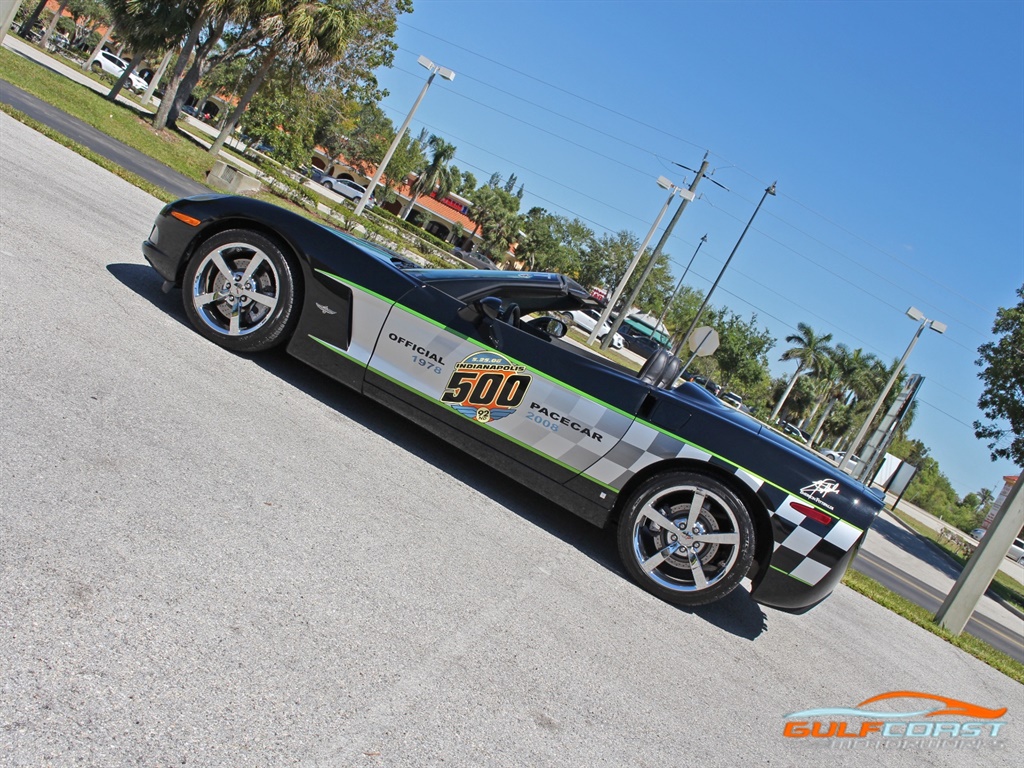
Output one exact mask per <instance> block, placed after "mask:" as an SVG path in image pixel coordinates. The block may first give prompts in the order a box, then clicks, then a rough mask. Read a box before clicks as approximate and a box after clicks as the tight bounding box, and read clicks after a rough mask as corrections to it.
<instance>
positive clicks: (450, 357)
mask: <svg viewBox="0 0 1024 768" xmlns="http://www.w3.org/2000/svg"><path fill="white" fill-rule="evenodd" d="M142 250H143V254H144V255H145V257H146V259H147V260H148V261H149V263H150V264H152V265H153V267H154V269H155V270H156V271H157V273H158V274H159V275H160V277H161V279H162V280H164V281H166V283H167V288H168V289H171V288H172V287H175V286H177V287H180V288H181V289H182V291H181V297H182V304H183V307H184V314H185V316H186V318H187V319H188V321H189V322H190V323H191V325H192V326H193V328H194V329H195V331H196V332H197V333H198V334H200V335H201V336H202V337H204V338H206V339H208V340H209V341H211V342H213V343H215V344H217V345H218V346H220V347H221V348H222V349H224V350H226V351H229V352H234V353H241V354H246V355H248V354H255V353H258V352H263V351H266V350H270V349H272V348H275V347H280V348H283V349H285V350H286V351H287V352H288V353H289V354H290V355H292V356H293V357H295V358H297V359H298V360H301V361H303V362H305V363H306V364H308V365H311V366H313V367H315V368H316V369H317V370H318V371H320V372H322V373H323V374H325V375H327V376H329V377H332V378H334V379H335V380H336V381H338V382H339V383H341V384H343V385H346V386H348V387H351V388H352V389H353V390H354V391H356V392H359V393H362V394H364V395H365V396H367V397H369V398H371V399H373V400H376V401H378V402H380V403H383V404H385V406H386V407H387V408H388V409H389V411H392V412H395V413H399V414H401V415H403V416H405V417H406V418H408V419H411V420H413V421H414V422H416V423H418V424H420V425H422V426H423V427H425V428H426V429H428V430H430V433H431V434H432V435H434V436H435V437H436V438H437V439H439V440H448V441H450V442H451V443H452V444H453V445H455V446H456V447H458V448H460V449H462V450H464V451H466V452H467V453H468V454H469V455H471V456H473V457H474V458H475V459H478V460H480V462H481V464H480V468H481V469H482V470H485V471H494V472H504V473H507V474H508V475H509V476H510V477H512V478H513V479H514V480H516V481H518V482H520V483H523V484H525V485H527V486H529V487H530V488H531V489H533V490H534V491H536V492H537V493H538V494H540V496H539V498H541V499H543V502H544V503H543V504H539V506H538V508H540V507H544V508H545V509H546V508H548V507H550V506H551V505H559V506H562V507H565V508H567V509H569V510H571V511H572V512H574V513H576V514H578V515H580V516H581V517H583V518H584V519H586V520H588V521H590V522H591V523H593V524H595V525H597V526H599V527H607V528H609V529H612V530H614V531H615V533H614V535H615V537H616V542H617V545H618V552H619V556H620V558H621V559H622V562H623V566H624V569H625V571H626V572H627V573H628V574H629V575H630V576H631V577H632V578H633V579H634V580H635V581H636V583H637V584H638V585H639V586H640V587H642V588H643V589H645V590H647V591H649V592H651V593H652V594H654V595H656V596H657V597H659V598H660V599H663V600H665V601H667V602H670V603H674V604H679V605H687V606H692V605H700V604H704V603H708V602H712V601H715V600H719V599H721V598H723V597H725V596H726V595H728V594H729V593H730V592H732V591H733V590H734V589H735V588H737V587H738V586H739V585H740V584H741V582H743V581H744V580H745V579H748V580H749V583H750V585H751V595H752V597H753V598H754V599H755V600H758V601H760V602H763V603H765V604H768V605H772V606H775V607H777V608H780V609H783V610H792V611H803V610H805V609H807V608H810V607H812V606H814V605H815V604H817V603H818V602H820V601H821V600H824V599H825V598H826V597H827V596H828V595H829V594H830V593H831V592H832V590H833V589H834V588H835V587H836V585H837V584H838V583H839V581H840V579H841V578H842V576H843V573H844V572H845V571H846V568H847V566H848V565H849V564H850V562H851V560H852V559H853V558H854V556H855V555H856V553H857V550H858V548H859V547H860V545H861V544H862V543H863V541H864V539H865V537H866V535H867V529H868V528H869V527H870V525H871V524H872V522H873V521H874V519H875V517H876V515H877V514H878V513H879V511H880V510H881V507H882V495H881V493H879V492H874V491H871V490H869V489H867V488H865V487H864V486H863V485H862V484H860V483H858V482H857V481H855V480H853V479H852V478H851V477H849V476H847V475H845V474H843V473H841V472H838V471H837V470H836V468H835V467H833V466H832V465H830V464H828V463H827V462H825V461H823V460H822V459H821V458H819V457H818V456H815V455H813V454H811V453H810V452H808V451H805V450H801V449H798V448H796V447H794V446H793V445H792V444H791V443H790V441H788V440H786V439H784V438H782V437H780V436H778V435H776V434H775V433H774V432H772V431H770V430H766V429H763V428H762V425H761V424H759V423H758V422H756V421H754V420H753V419H751V418H749V417H747V416H744V415H743V414H741V413H739V412H737V411H736V409H734V408H730V407H728V406H726V405H725V404H724V403H722V401H720V400H719V399H718V398H716V397H712V396H711V395H710V394H709V393H708V392H707V390H705V389H703V388H701V387H697V386H695V385H694V384H691V383H688V382H687V383H683V384H681V385H680V386H678V387H675V388H668V386H667V385H668V384H669V383H670V381H671V380H673V379H675V378H676V375H677V373H678V371H679V368H680V366H681V365H682V362H681V361H680V360H679V358H676V357H673V356H672V355H670V354H669V353H668V352H667V351H665V350H661V351H659V352H658V353H657V354H656V355H654V356H652V357H651V358H650V359H649V360H648V361H647V362H646V363H645V364H644V366H643V367H642V368H641V369H640V371H639V373H636V372H633V371H629V370H627V369H625V368H623V367H621V366H618V365H614V364H612V363H610V362H609V361H607V360H606V359H605V358H604V357H602V356H600V355H595V354H593V353H592V352H590V351H589V350H586V349H583V348H581V347H580V346H579V345H577V344H569V343H566V342H565V340H564V338H563V337H564V336H565V333H566V330H567V328H566V324H565V323H564V322H563V321H561V320H559V319H557V317H556V313H559V312H563V311H572V310H595V309H597V308H598V307H599V304H598V302H597V300H595V299H594V298H593V297H592V296H590V294H589V293H588V292H587V291H586V289H585V288H584V287H583V286H581V285H579V284H578V283H576V282H575V281H573V280H571V279H569V278H567V277H565V276H564V275H558V274H551V273H531V272H506V271H500V272H493V271H489V270H487V271H485V270H476V271H474V270H459V269H408V268H405V267H403V266H402V265H401V264H396V263H394V262H393V261H392V258H393V257H392V256H391V255H390V254H388V253H386V252H382V251H380V250H379V249H376V248H374V247H372V246H370V245H369V244H367V243H366V242H365V241H363V240H360V239H358V238H356V237H354V236H352V235H348V234H346V233H343V232H340V231H338V230H334V229H331V228H329V227H327V226H324V225H322V224H319V223H317V222H314V221H311V220H310V219H307V218H306V217H304V216H301V215H299V214H297V213H293V212H291V211H288V210H285V209H283V208H279V207H277V206H274V205H271V204H269V203H266V202H263V201H261V200H255V199H251V198H244V197H235V196H227V195H210V194H205V195H200V196H197V197H194V198H190V199H186V200H179V201H177V202H175V203H171V204H169V205H166V206H164V207H163V208H162V210H161V211H160V213H159V214H158V215H157V217H156V221H155V222H154V225H153V227H152V230H151V232H150V234H149V238H148V239H147V240H146V241H145V242H144V243H143V246H142ZM150 311H153V312H160V311H163V310H162V309H158V308H154V307H150ZM530 315H533V316H534V317H533V319H524V318H526V317H529V316H530ZM168 354H169V355H170V354H173V352H172V351H168ZM215 367H216V366H215ZM267 375H273V374H267ZM224 385H225V387H230V386H231V381H230V379H228V378H225V380H224ZM181 398H182V402H183V403H184V402H187V399H188V394H187V393H182V394H181ZM246 405H247V406H248V409H249V410H252V409H256V410H257V411H259V410H260V409H267V408H275V407H276V405H275V404H274V403H247V404H246ZM308 442H309V448H310V450H309V460H310V461H313V462H316V461H322V460H323V457H322V455H318V453H317V445H316V443H317V437H316V436H315V435H311V436H310V439H309V441H308ZM263 449H264V450H265V451H268V452H269V453H271V454H272V452H273V440H272V438H271V439H270V443H268V444H267V445H265V446H263ZM404 481H405V482H407V483H409V484H415V483H417V482H418V478H415V477H409V478H404ZM237 482H239V483H252V482H259V469H258V468H255V469H254V474H253V477H244V478H238V479H237ZM381 482H382V484H383V483H384V482H385V479H384V478H383V476H382V479H381ZM225 492H228V493H229V492H230V487H229V488H227V489H225ZM313 492H316V493H321V494H323V495H324V497H325V499H326V498H327V496H329V495H330V494H338V493H343V492H344V488H343V484H342V485H338V486H337V487H336V488H326V487H325V488H321V489H313ZM480 514H487V511H486V510H481V511H480ZM415 535H416V534H415V532H412V533H408V532H401V535H400V536H399V539H400V540H401V541H400V543H401V545H402V546H409V547H412V548H413V549H415ZM446 535H448V536H450V537H452V539H453V540H454V541H456V542H457V541H459V539H460V537H462V536H465V535H466V533H465V532H464V531H461V530H458V529H456V528H452V530H450V531H448V532H447V533H446ZM403 536H404V537H405V538H402V537H403ZM410 537H411V538H410ZM406 539H408V540H406ZM494 567H496V568H501V567H515V566H514V564H513V565H510V564H508V563H505V564H502V563H500V562H495V563H494Z"/></svg>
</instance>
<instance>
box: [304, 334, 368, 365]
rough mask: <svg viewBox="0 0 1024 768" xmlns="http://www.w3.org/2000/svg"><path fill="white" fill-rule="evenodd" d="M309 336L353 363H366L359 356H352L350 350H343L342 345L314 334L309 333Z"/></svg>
mask: <svg viewBox="0 0 1024 768" xmlns="http://www.w3.org/2000/svg"><path fill="white" fill-rule="evenodd" d="M309 338H311V339H312V340H313V341H315V342H316V343H317V344H323V345H324V346H325V347H327V348H328V349H329V350H331V352H337V353H338V354H339V355H341V356H342V357H344V358H345V359H346V360H351V361H352V362H353V363H358V364H359V365H365V363H363V361H362V360H360V359H359V358H357V357H352V355H350V354H349V353H348V352H346V351H345V350H343V349H342V348H341V347H336V346H334V345H333V344H331V343H330V342H328V341H324V340H323V339H318V338H317V337H316V336H314V335H313V334H309Z"/></svg>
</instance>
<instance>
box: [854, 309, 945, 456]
mask: <svg viewBox="0 0 1024 768" xmlns="http://www.w3.org/2000/svg"><path fill="white" fill-rule="evenodd" d="M907 317H909V318H910V319H911V320H920V321H921V324H920V325H919V326H918V327H917V333H915V334H914V338H912V339H911V340H910V344H909V345H908V346H907V351H906V352H904V353H903V357H902V358H900V361H899V362H898V363H897V364H896V368H895V369H894V370H893V372H892V375H891V376H890V377H889V381H887V382H886V383H885V386H884V387H883V388H882V394H880V395H879V396H878V400H876V401H875V405H874V406H873V407H872V408H871V413H869V414H868V417H867V419H865V420H864V424H863V426H861V428H860V431H859V432H858V433H857V436H856V437H855V438H853V442H852V443H851V444H850V446H849V447H848V448H847V449H846V455H845V456H843V460H842V461H841V462H840V464H839V469H841V470H843V471H844V472H845V471H846V470H847V469H848V468H849V466H850V464H851V463H853V460H854V459H853V456H854V454H855V453H857V451H859V450H860V447H861V444H862V443H863V442H864V437H865V436H866V435H867V433H868V430H869V429H870V428H871V422H872V421H874V419H875V416H877V415H878V411H879V410H881V408H882V404H883V403H884V402H885V397H886V395H888V394H889V390H890V389H892V385H893V384H895V383H896V379H898V378H899V375H900V371H902V370H903V365H904V364H905V363H906V362H907V358H908V357H910V353H911V352H912V351H913V350H914V346H915V345H916V344H917V340H918V339H919V338H921V334H922V333H924V329H925V328H928V327H929V326H930V327H931V329H932V330H933V331H935V332H936V333H945V332H946V324H945V323H940V322H939V321H938V320H929V319H928V318H927V317H925V316H924V312H922V311H921V310H919V309H918V308H917V307H911V308H910V309H908V310H907Z"/></svg>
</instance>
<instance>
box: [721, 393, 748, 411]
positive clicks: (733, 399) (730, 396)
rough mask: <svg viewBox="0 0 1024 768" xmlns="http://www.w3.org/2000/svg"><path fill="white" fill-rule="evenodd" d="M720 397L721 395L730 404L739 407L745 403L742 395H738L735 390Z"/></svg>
mask: <svg viewBox="0 0 1024 768" xmlns="http://www.w3.org/2000/svg"><path fill="white" fill-rule="evenodd" d="M719 397H721V398H722V400H724V401H725V402H727V403H728V404H729V405H731V406H734V407H736V408H739V407H740V406H741V405H743V398H742V397H741V396H740V395H737V394H736V393H735V392H725V393H723V394H721V395H719Z"/></svg>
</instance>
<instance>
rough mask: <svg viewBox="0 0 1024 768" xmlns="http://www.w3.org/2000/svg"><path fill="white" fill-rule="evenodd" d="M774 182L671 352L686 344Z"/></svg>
mask: <svg viewBox="0 0 1024 768" xmlns="http://www.w3.org/2000/svg"><path fill="white" fill-rule="evenodd" d="M775 184H776V182H774V181H773V182H772V184H771V186H770V187H768V189H766V190H765V191H764V194H763V195H761V201H760V202H759V203H758V204H757V208H755V209H754V212H753V213H752V214H750V221H748V222H747V226H745V227H744V228H743V231H742V232H741V233H740V239H739V240H737V241H736V245H734V246H733V247H732V253H730V254H729V258H728V259H726V260H725V264H723V265H722V270H721V271H720V272H719V273H718V277H716V278H715V282H714V284H713V285H712V286H711V290H709V291H708V292H707V295H706V296H705V297H704V302H703V303H702V304H701V305H700V309H698V310H697V314H696V315H694V316H693V322H692V323H690V327H689V328H687V329H686V333H685V334H683V338H681V339H680V340H679V343H678V344H676V346H675V349H674V350H673V354H676V355H678V354H679V350H681V349H682V348H683V345H684V344H686V341H687V339H689V338H690V334H691V333H693V329H694V328H696V327H697V321H698V320H700V316H701V315H702V314H704V309H705V308H706V307H707V305H708V302H709V301H710V300H711V294H713V293H714V292H715V288H717V287H718V283H719V282H721V280H722V275H724V274H725V270H727V269H728V268H729V262H731V261H732V257H733V256H735V255H736V251H737V250H739V247H740V243H742V242H743V238H744V237H745V236H746V234H747V230H748V229H750V225H751V224H753V223H754V219H755V218H756V217H757V212H758V211H760V210H761V206H762V205H763V204H764V201H765V199H766V198H767V197H768V195H771V196H772V197H774V196H775ZM684 370H685V369H684Z"/></svg>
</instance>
